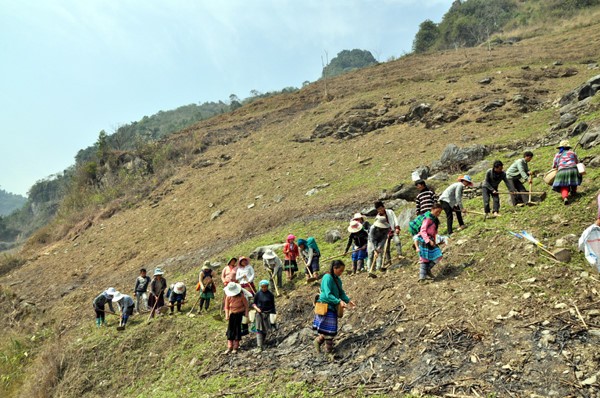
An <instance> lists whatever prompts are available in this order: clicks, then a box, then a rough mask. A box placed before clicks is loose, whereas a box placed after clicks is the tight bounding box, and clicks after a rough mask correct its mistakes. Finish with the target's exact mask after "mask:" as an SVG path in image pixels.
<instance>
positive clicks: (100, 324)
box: [96, 318, 102, 328]
mask: <svg viewBox="0 0 600 398" xmlns="http://www.w3.org/2000/svg"><path fill="white" fill-rule="evenodd" d="M100 326H102V318H96V327H97V328H99V327H100Z"/></svg>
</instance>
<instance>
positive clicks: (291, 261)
mask: <svg viewBox="0 0 600 398" xmlns="http://www.w3.org/2000/svg"><path fill="white" fill-rule="evenodd" d="M295 239H296V237H295V236H294V235H292V234H289V235H288V236H287V239H286V243H285V245H283V255H284V259H283V269H284V270H285V274H286V275H287V280H288V282H289V281H291V280H292V279H293V278H294V274H295V273H296V272H298V263H297V262H296V259H297V258H298V256H299V255H300V252H299V251H298V245H297V244H296V242H294V241H295Z"/></svg>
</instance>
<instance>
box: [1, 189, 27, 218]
mask: <svg viewBox="0 0 600 398" xmlns="http://www.w3.org/2000/svg"><path fill="white" fill-rule="evenodd" d="M26 201H27V198H25V197H23V196H21V195H17V194H14V193H10V192H6V191H5V190H4V189H0V216H6V215H8V214H10V213H12V212H13V211H15V210H17V209H19V208H20V207H21V206H23V205H24V204H25V202H26Z"/></svg>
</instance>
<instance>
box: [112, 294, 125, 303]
mask: <svg viewBox="0 0 600 398" xmlns="http://www.w3.org/2000/svg"><path fill="white" fill-rule="evenodd" d="M122 298H123V293H121V292H115V295H114V297H113V299H112V301H113V303H116V302H117V301H119V300H121V299H122Z"/></svg>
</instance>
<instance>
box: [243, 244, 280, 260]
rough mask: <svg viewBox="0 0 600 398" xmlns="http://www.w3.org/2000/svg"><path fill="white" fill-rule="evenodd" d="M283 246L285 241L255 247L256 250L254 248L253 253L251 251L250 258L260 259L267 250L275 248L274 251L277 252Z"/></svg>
mask: <svg viewBox="0 0 600 398" xmlns="http://www.w3.org/2000/svg"><path fill="white" fill-rule="evenodd" d="M283 246H284V244H283V243H275V244H272V245H266V246H259V247H257V248H255V249H254V250H252V253H250V258H251V259H253V260H260V259H262V256H263V254H264V253H265V252H266V251H267V250H269V249H270V250H273V251H274V252H277V250H282V249H283Z"/></svg>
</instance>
